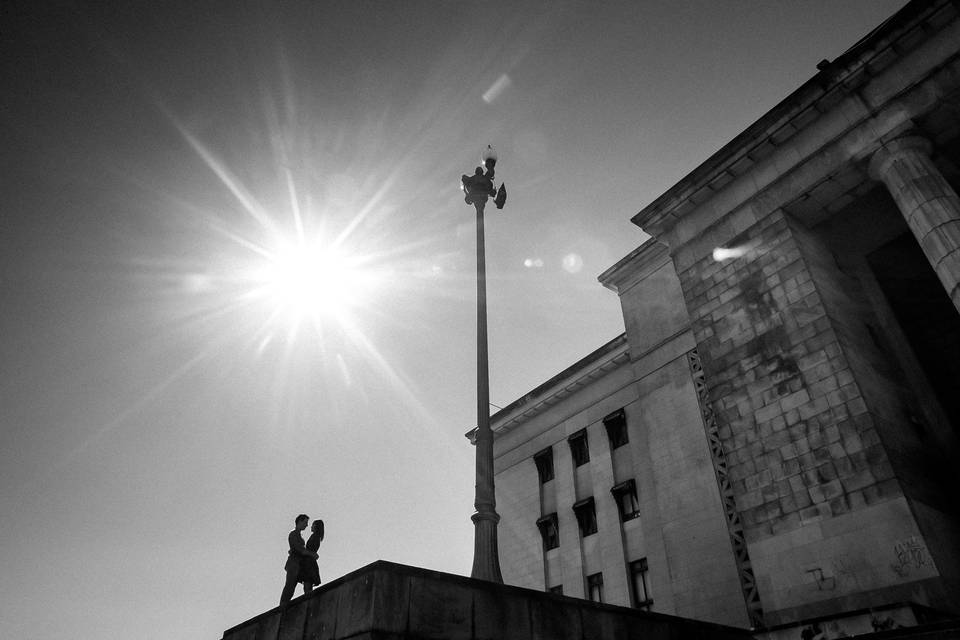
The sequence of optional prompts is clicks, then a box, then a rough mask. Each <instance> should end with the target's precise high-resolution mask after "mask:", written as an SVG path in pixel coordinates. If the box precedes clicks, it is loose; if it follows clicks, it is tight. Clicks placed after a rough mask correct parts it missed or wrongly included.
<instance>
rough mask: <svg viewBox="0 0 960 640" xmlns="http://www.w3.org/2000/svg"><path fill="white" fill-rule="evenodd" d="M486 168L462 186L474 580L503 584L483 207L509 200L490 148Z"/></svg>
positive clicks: (483, 158) (484, 156)
mask: <svg viewBox="0 0 960 640" xmlns="http://www.w3.org/2000/svg"><path fill="white" fill-rule="evenodd" d="M481 161H482V164H483V166H482V167H477V168H476V170H475V171H474V174H473V175H472V176H468V175H466V174H465V175H463V176H462V177H461V178H460V186H461V188H462V189H463V192H464V194H466V195H465V197H464V201H465V202H466V203H467V204H472V205H473V207H474V208H475V209H476V210H477V432H476V438H475V442H476V446H477V482H476V497H475V498H474V501H473V506H474V508H475V509H476V513H474V514H473V516H471V518H470V519H471V520H473V525H474V531H473V570H472V571H471V572H470V577H471V578H478V579H480V580H489V581H490V582H499V583H502V582H503V577H502V576H501V575H500V555H499V552H498V551H497V523H498V522H500V516H499V515H497V509H496V507H497V499H496V494H495V490H494V486H493V431H491V430H490V375H489V371H488V367H487V271H486V265H485V262H484V246H483V208H484V207H485V206H486V204H487V199H488V198H490V197H491V196H492V197H494V201H493V202H494V204H496V205H497V208H498V209H502V208H503V205H504V203H505V202H506V200H507V191H506V188H505V187H504V185H502V184H501V185H500V189H499V190H496V189H494V187H493V170H494V167H495V166H496V164H497V154H496V152H495V151H494V150H493V147H491V146H490V145H487V148H486V149H484V151H483V154H482V155H481ZM484 170H486V171H484Z"/></svg>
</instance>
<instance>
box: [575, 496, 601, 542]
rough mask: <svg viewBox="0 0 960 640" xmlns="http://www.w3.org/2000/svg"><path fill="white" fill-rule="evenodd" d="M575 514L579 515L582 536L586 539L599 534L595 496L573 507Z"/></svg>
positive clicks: (578, 520)
mask: <svg viewBox="0 0 960 640" xmlns="http://www.w3.org/2000/svg"><path fill="white" fill-rule="evenodd" d="M573 512H574V513H575V514H576V515H577V524H579V525H580V535H581V536H583V537H584V538H585V537H587V536H589V535H591V534H594V533H596V532H597V509H596V507H595V506H594V504H593V496H590V497H589V498H586V499H585V500H581V501H580V502H578V503H576V504H575V505H573Z"/></svg>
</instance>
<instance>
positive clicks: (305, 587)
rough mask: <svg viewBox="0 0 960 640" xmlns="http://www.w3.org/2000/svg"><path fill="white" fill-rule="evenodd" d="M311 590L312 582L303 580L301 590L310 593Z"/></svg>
mask: <svg viewBox="0 0 960 640" xmlns="http://www.w3.org/2000/svg"><path fill="white" fill-rule="evenodd" d="M311 591H313V584H312V583H310V582H304V583H303V592H304V593H310V592H311Z"/></svg>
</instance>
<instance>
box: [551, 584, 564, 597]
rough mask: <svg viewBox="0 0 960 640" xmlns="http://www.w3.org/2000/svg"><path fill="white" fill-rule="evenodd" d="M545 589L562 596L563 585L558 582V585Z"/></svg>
mask: <svg viewBox="0 0 960 640" xmlns="http://www.w3.org/2000/svg"><path fill="white" fill-rule="evenodd" d="M547 591H548V592H550V593H555V594H557V595H558V596H562V595H563V585H562V584H558V585H557V586H555V587H550V588H549V589H547Z"/></svg>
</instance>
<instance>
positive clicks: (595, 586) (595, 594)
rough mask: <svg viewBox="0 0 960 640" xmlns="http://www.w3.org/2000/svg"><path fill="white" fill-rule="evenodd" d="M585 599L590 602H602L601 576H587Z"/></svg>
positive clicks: (597, 574)
mask: <svg viewBox="0 0 960 640" xmlns="http://www.w3.org/2000/svg"><path fill="white" fill-rule="evenodd" d="M587 598H589V599H590V601H591V602H603V574H602V573H595V574H593V575H592V576H587Z"/></svg>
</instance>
